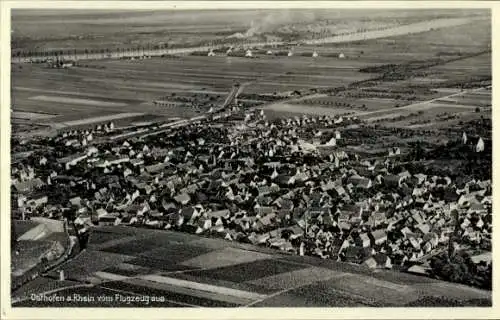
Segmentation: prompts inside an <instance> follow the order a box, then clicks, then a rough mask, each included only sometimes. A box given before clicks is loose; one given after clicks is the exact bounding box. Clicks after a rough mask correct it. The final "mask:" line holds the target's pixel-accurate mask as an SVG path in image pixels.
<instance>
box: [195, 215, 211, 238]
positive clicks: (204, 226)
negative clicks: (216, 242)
mask: <svg viewBox="0 0 500 320" xmlns="http://www.w3.org/2000/svg"><path fill="white" fill-rule="evenodd" d="M197 225H198V228H197V229H196V231H195V233H196V234H200V233H203V232H205V231H207V230H208V229H210V228H211V227H212V220H211V219H210V218H206V217H203V216H202V217H200V218H199V219H198V221H197Z"/></svg>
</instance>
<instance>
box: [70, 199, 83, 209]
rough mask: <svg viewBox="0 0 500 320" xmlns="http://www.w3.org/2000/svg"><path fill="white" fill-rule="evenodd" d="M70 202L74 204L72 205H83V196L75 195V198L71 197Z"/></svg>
mask: <svg viewBox="0 0 500 320" xmlns="http://www.w3.org/2000/svg"><path fill="white" fill-rule="evenodd" d="M69 203H70V204H71V205H72V206H77V207H79V206H81V205H82V198H80V197H74V198H71V199H69Z"/></svg>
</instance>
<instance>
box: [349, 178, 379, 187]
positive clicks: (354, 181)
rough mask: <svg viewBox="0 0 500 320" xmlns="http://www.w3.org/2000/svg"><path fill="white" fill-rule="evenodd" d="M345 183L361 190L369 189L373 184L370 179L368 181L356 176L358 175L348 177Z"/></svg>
mask: <svg viewBox="0 0 500 320" xmlns="http://www.w3.org/2000/svg"><path fill="white" fill-rule="evenodd" d="M347 183H350V184H352V185H353V186H355V187H358V188H363V189H369V188H371V187H372V185H373V182H372V180H371V179H368V178H365V177H362V176H358V175H354V176H350V177H349V178H348V179H347Z"/></svg>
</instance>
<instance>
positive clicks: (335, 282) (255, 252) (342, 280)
mask: <svg viewBox="0 0 500 320" xmlns="http://www.w3.org/2000/svg"><path fill="white" fill-rule="evenodd" d="M117 239H122V240H121V242H120V243H119V244H117V243H116V241H117ZM116 252H120V254H117V253H116ZM91 261H93V262H92V263H90V262H91ZM61 269H62V270H64V271H65V273H66V274H67V275H68V279H67V280H66V282H65V283H64V284H61V283H59V282H58V281H57V280H55V278H57V274H56V273H53V274H48V275H47V276H46V277H43V278H41V279H43V280H37V283H36V286H39V287H43V288H47V289H49V288H50V289H49V290H47V289H46V290H47V291H50V292H51V294H56V295H58V296H68V295H73V294H75V295H77V296H78V295H80V296H81V297H82V298H81V301H73V302H72V301H70V302H68V301H60V302H58V303H57V306H60V307H67V306H71V307H75V306H81V307H109V306H115V307H116V306H121V307H158V306H163V307H165V306H171V307H182V306H187V307H233V306H255V307H259V306H260V307H263V306H267V307H273V306H282V307H283V306H290V307H292V306H293V307H298V306H304V307H306V306H309V307H325V306H330V307H331V306H338V307H355V306H366V307H369V306H372V307H373V306H392V305H396V306H400V305H406V304H408V303H411V302H412V301H417V300H418V299H419V298H421V297H424V296H432V295H433V294H434V293H436V294H438V295H439V296H441V295H443V293H442V292H440V291H439V288H440V286H441V285H442V283H441V282H439V281H436V280H432V279H421V278H420V277H418V276H411V275H406V276H404V277H398V276H396V274H394V273H392V272H385V271H383V272H373V271H371V270H368V269H364V268H360V267H358V266H355V265H352V266H350V267H349V270H346V269H345V266H343V264H342V263H338V262H334V261H328V262H327V263H323V264H322V265H321V266H315V264H314V262H312V263H311V261H310V262H307V261H303V260H301V259H297V257H294V256H290V255H284V254H277V253H276V252H274V251H273V250H269V249H265V248H259V249H256V248H254V247H252V246H249V245H243V244H237V243H230V242H226V241H223V240H217V239H210V238H202V239H200V238H199V237H197V236H192V235H187V234H179V233H175V232H170V231H154V230H138V229H135V228H134V229H131V228H127V227H102V228H100V229H98V230H95V231H94V232H93V233H92V235H91V238H90V242H89V247H88V249H87V251H86V252H85V253H83V254H82V255H80V256H79V257H77V258H76V259H75V260H73V261H71V262H69V263H67V264H64V265H63V266H61ZM57 283H59V289H58V288H57V286H54V285H55V284H57ZM423 283H425V286H421V285H419V284H423ZM78 284H80V285H79V286H78ZM433 284H435V286H434V285H433ZM85 285H86V287H85ZM32 286H33V287H34V286H35V285H32ZM65 287H66V289H64V288H65ZM31 290H33V289H28V288H23V290H19V291H18V292H17V293H16V295H17V296H18V299H17V301H18V302H16V303H15V304H14V306H18V307H27V306H35V307H44V306H46V303H43V302H36V301H32V300H30V299H29V298H28V297H29V293H31V292H32V291H31ZM318 290H320V291H321V292H322V294H321V295H318ZM447 290H449V291H452V292H455V293H454V294H453V298H454V299H457V300H463V301H467V300H472V299H487V298H488V294H487V293H485V292H481V291H476V290H474V289H472V288H467V287H462V286H460V285H451V286H449V288H447ZM87 292H99V293H105V294H104V295H110V296H114V295H115V294H121V295H123V296H124V297H125V296H140V295H141V294H144V293H148V295H151V296H157V297H163V298H164V299H166V301H165V302H164V303H163V304H160V303H153V302H151V301H149V302H147V303H146V302H145V301H142V302H141V301H139V302H136V303H130V302H127V301H125V300H124V301H121V302H120V301H117V300H114V301H113V303H111V302H108V303H105V304H101V303H98V302H97V301H84V300H83V297H85V296H86V295H87ZM153 293H154V294H153ZM51 294H47V296H50V295H51ZM90 296H96V295H95V294H93V295H90ZM333 298H335V299H333ZM297 303H298V304H297ZM52 306H53V305H52Z"/></svg>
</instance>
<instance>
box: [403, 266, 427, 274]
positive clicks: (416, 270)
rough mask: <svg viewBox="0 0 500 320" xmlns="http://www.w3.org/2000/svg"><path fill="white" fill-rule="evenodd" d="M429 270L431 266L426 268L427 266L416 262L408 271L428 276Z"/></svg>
mask: <svg viewBox="0 0 500 320" xmlns="http://www.w3.org/2000/svg"><path fill="white" fill-rule="evenodd" d="M429 271H430V268H426V267H424V266H421V265H418V264H415V265H413V266H411V267H410V268H408V270H406V272H409V273H413V274H416V275H419V276H426V275H428V273H429Z"/></svg>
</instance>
